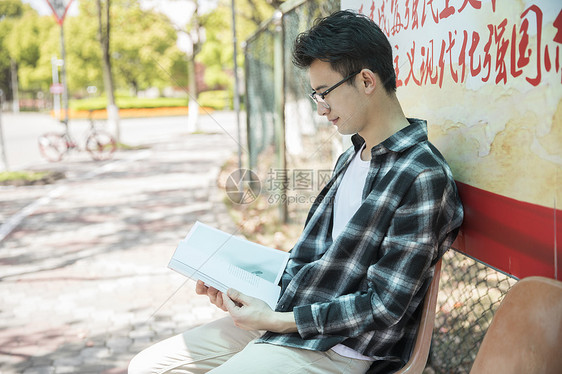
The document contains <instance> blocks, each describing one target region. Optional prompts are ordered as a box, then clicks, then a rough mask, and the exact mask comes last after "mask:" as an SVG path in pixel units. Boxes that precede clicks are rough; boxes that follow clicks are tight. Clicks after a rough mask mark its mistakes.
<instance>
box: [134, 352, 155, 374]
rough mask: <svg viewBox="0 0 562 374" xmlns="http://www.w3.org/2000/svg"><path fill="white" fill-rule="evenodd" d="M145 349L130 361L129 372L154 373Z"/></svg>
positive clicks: (136, 373) (137, 373)
mask: <svg viewBox="0 0 562 374" xmlns="http://www.w3.org/2000/svg"><path fill="white" fill-rule="evenodd" d="M145 356H146V353H145V351H141V352H140V353H138V354H136V355H135V357H133V359H132V360H131V362H129V368H128V373H129V374H152V373H153V372H152V371H151V366H152V365H150V362H149V361H148V360H147V358H146V357H145Z"/></svg>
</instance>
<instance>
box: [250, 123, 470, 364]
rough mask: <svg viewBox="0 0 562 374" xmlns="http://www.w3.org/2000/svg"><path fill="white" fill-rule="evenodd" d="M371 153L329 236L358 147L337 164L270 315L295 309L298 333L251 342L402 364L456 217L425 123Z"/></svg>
mask: <svg viewBox="0 0 562 374" xmlns="http://www.w3.org/2000/svg"><path fill="white" fill-rule="evenodd" d="M409 121H410V126H408V127H406V128H404V129H403V130H401V131H399V132H397V133H396V134H394V135H393V136H391V137H390V138H388V139H386V140H385V141H384V142H382V143H381V144H379V145H377V146H376V147H374V148H373V149H372V150H371V155H372V159H371V166H370V169H369V172H368V175H367V180H366V182H365V187H364V189H363V202H362V204H361V206H360V207H359V209H358V210H357V212H356V213H355V215H354V216H353V217H352V218H351V220H350V221H349V222H348V224H347V226H346V228H345V230H344V232H343V233H342V234H341V235H340V236H338V238H337V239H336V240H335V241H333V240H332V236H331V230H332V214H333V202H334V197H335V193H336V190H337V188H338V185H339V183H340V181H341V179H342V177H343V174H344V171H345V169H346V168H347V166H348V165H349V163H350V161H351V160H352V158H353V156H354V155H355V152H357V151H358V150H359V149H360V148H361V146H362V145H363V143H364V140H363V139H362V138H361V137H360V136H359V135H357V134H356V135H354V136H353V137H352V140H353V144H354V146H353V147H351V148H350V149H348V150H347V151H346V152H345V153H343V154H342V155H341V156H340V158H339V159H338V161H337V163H336V167H335V169H334V173H333V176H332V178H331V180H330V181H329V182H328V184H327V185H326V187H324V189H323V190H322V191H321V192H320V195H319V196H318V197H317V199H316V201H315V202H314V204H313V206H312V208H311V210H310V212H309V215H308V218H307V220H306V224H305V227H304V229H303V233H302V235H301V237H300V238H299V240H298V242H297V243H296V245H295V246H294V248H293V249H292V251H291V256H290V260H289V262H288V264H287V267H286V269H285V274H284V276H283V278H282V280H281V283H282V284H281V285H282V293H281V297H280V299H279V302H278V305H277V311H283V312H286V311H291V310H292V311H294V314H295V319H296V322H297V327H298V333H294V334H277V333H272V332H267V333H265V335H264V336H263V337H262V338H260V339H259V340H258V342H267V343H271V344H277V345H283V346H291V347H298V348H304V349H310V350H318V351H326V350H328V349H330V348H331V347H333V346H334V345H336V344H339V343H342V344H344V345H346V346H348V347H350V348H352V349H354V350H356V351H358V352H359V353H362V354H364V355H366V356H369V357H373V358H374V359H375V363H374V364H373V367H376V366H378V367H380V368H384V367H387V366H386V365H387V364H390V366H395V365H397V364H400V363H403V362H404V360H407V359H408V356H409V354H410V350H411V348H412V346H413V343H414V340H415V336H416V331H417V321H416V316H417V315H418V314H417V313H418V312H419V309H421V304H422V302H423V298H424V295H425V292H426V290H427V288H428V286H429V284H430V282H431V278H432V276H433V271H434V265H435V263H436V262H437V261H438V259H439V258H440V257H441V256H442V255H443V253H444V252H445V251H447V250H448V249H449V247H450V246H451V244H452V243H453V241H454V239H455V237H456V235H457V232H458V228H459V226H460V225H461V223H462V217H463V210H462V205H461V202H460V199H459V196H458V193H457V189H456V185H455V182H454V180H453V176H452V174H451V170H450V169H449V166H448V165H447V163H446V161H445V159H444V158H443V156H442V155H441V154H440V153H439V151H438V150H437V149H436V148H435V147H434V146H433V145H432V144H431V143H430V142H429V141H428V138H427V124H426V122H425V121H422V120H417V119H409Z"/></svg>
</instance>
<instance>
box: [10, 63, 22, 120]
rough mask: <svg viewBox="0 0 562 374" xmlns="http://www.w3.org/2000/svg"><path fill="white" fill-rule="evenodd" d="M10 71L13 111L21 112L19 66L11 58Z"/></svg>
mask: <svg viewBox="0 0 562 374" xmlns="http://www.w3.org/2000/svg"><path fill="white" fill-rule="evenodd" d="M10 73H11V75H12V112H14V113H19V111H20V95H19V90H18V68H17V66H16V62H15V61H14V60H13V59H10Z"/></svg>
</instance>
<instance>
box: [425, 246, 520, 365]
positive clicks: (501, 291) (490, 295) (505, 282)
mask: <svg viewBox="0 0 562 374" xmlns="http://www.w3.org/2000/svg"><path fill="white" fill-rule="evenodd" d="M442 266H443V267H442V272H441V280H440V285H439V295H438V299H437V314H436V319H435V328H434V330H433V340H432V349H431V354H430V358H429V361H430V363H429V364H430V366H431V367H432V368H433V369H434V370H435V372H436V373H459V374H464V373H468V372H470V368H471V367H472V363H473V362H474V358H475V357H476V353H477V352H478V348H479V347H480V343H481V342H482V339H483V338H484V334H485V333H486V330H487V329H488V326H489V324H490V322H491V320H492V317H493V315H494V312H495V311H496V309H497V307H498V306H499V304H500V302H501V301H502V300H503V298H504V296H505V294H506V293H507V291H508V290H509V289H510V288H511V286H513V285H514V284H515V282H516V280H515V279H513V278H511V277H509V276H507V275H505V274H503V273H500V272H499V271H496V270H494V269H492V268H490V267H488V266H486V265H484V264H481V263H479V262H477V261H475V260H473V259H472V258H469V257H467V256H465V255H463V254H462V253H459V252H456V251H454V250H450V251H448V252H447V253H446V254H445V256H443V265H442Z"/></svg>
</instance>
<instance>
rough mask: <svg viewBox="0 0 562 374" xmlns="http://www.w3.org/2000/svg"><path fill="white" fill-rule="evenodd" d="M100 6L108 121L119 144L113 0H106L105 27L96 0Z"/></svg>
mask: <svg viewBox="0 0 562 374" xmlns="http://www.w3.org/2000/svg"><path fill="white" fill-rule="evenodd" d="M96 2H97V6H98V23H99V33H98V37H99V41H100V45H101V49H102V59H103V83H104V86H105V94H106V95H107V123H108V125H109V128H110V130H112V131H113V133H114V134H115V139H116V140H117V143H118V144H119V143H120V142H121V130H120V127H119V109H118V108H117V105H116V104H115V94H114V92H115V87H114V83H113V75H112V74H111V58H110V55H109V32H110V29H111V27H110V18H109V9H110V5H111V0H106V8H105V18H106V19H105V27H104V22H103V17H102V4H101V0H96Z"/></svg>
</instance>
